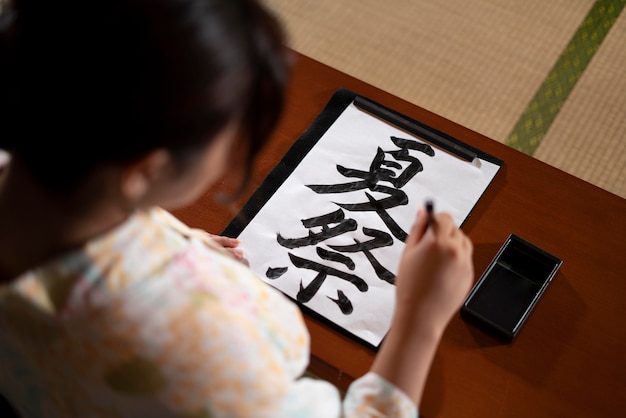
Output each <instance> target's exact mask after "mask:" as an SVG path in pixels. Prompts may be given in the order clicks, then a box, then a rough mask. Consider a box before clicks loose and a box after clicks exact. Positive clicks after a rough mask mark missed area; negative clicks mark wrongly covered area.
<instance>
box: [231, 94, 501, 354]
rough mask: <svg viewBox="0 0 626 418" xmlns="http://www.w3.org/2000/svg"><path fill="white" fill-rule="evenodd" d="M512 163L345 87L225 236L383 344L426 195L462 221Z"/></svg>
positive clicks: (338, 323) (284, 287)
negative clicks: (504, 163)
mask: <svg viewBox="0 0 626 418" xmlns="http://www.w3.org/2000/svg"><path fill="white" fill-rule="evenodd" d="M501 165H502V161H501V160H499V159H497V158H495V157H493V156H491V155H488V154H486V153H484V152H482V151H480V150H478V149H476V148H473V147H471V146H469V145H467V144H464V143H463V142H461V141H459V140H458V139H456V138H453V137H451V136H449V135H446V134H445V133H443V132H440V131H437V130H434V129H432V128H431V127H429V126H427V125H425V124H423V123H420V122H418V121H416V120H413V119H411V118H408V117H407V116H405V115H402V114H400V113H398V112H396V111H394V110H392V109H389V108H387V107H384V106H382V105H381V104H379V103H376V102H374V101H372V100H369V99H368V98H366V97H362V96H360V95H358V94H356V93H354V92H352V91H349V90H346V89H339V90H338V91H336V92H335V94H334V95H333V96H332V98H331V99H330V101H329V102H328V104H327V105H326V107H325V108H324V109H323V110H322V111H321V113H320V114H319V115H318V116H317V117H316V119H315V120H314V121H313V123H312V124H311V125H310V127H309V128H308V129H307V130H306V131H305V132H304V133H303V134H302V135H301V136H300V137H299V138H298V139H297V140H296V141H295V142H294V144H293V145H292V147H291V148H290V149H289V151H288V152H287V154H286V155H285V156H284V157H283V158H282V160H281V161H280V163H279V164H278V165H277V166H276V167H275V168H274V170H272V172H271V173H270V174H269V175H268V177H267V178H266V179H265V180H264V182H263V183H262V184H261V186H260V187H259V189H257V191H256V192H255V193H254V194H253V196H252V197H251V198H250V200H249V201H248V202H247V203H246V204H245V205H244V207H243V209H242V210H241V212H240V214H239V215H238V216H237V217H236V218H235V219H234V220H233V221H232V222H231V223H230V224H229V225H228V227H227V228H226V229H225V230H224V231H223V234H224V235H226V236H231V237H238V238H239V239H240V240H241V244H240V246H241V248H242V249H243V250H244V252H245V255H246V258H247V260H248V261H249V263H250V268H251V269H252V270H253V271H254V272H255V273H256V274H258V275H259V276H260V278H262V279H263V280H264V281H266V282H267V283H269V284H270V285H272V286H274V287H275V288H277V289H278V290H280V291H282V292H283V293H284V294H286V295H287V296H288V297H290V298H291V299H293V300H294V301H296V302H297V303H298V304H299V305H300V307H301V308H302V309H303V310H304V311H306V312H307V313H309V314H310V315H312V316H315V317H317V318H319V319H321V320H323V321H325V322H326V323H328V324H330V325H331V326H333V327H335V328H336V329H338V330H340V331H342V332H345V333H346V334H348V335H349V336H351V337H354V338H355V339H356V340H358V341H360V342H362V343H364V344H365V345H368V346H370V347H372V348H374V349H376V348H377V347H378V346H379V345H380V343H381V341H382V339H383V338H384V336H385V334H386V333H387V331H388V329H389V326H390V324H391V316H392V313H393V309H394V306H395V274H396V268H397V265H398V262H399V259H400V254H401V252H402V250H403V248H404V241H405V240H406V237H407V231H409V230H410V228H411V225H412V223H413V220H414V219H415V213H416V212H417V210H418V208H419V207H421V206H422V205H423V203H424V201H425V200H426V199H433V200H435V201H436V204H437V210H438V211H445V212H448V213H450V214H451V215H452V216H453V218H454V220H455V222H456V224H457V225H458V226H461V224H462V223H463V222H464V221H465V219H466V218H467V217H468V216H469V214H470V212H471V211H472V209H473V207H474V206H475V205H476V203H477V202H478V200H479V199H480V197H481V196H482V194H483V193H484V191H485V190H486V188H487V187H488V186H489V184H490V183H491V181H492V180H493V178H494V177H495V176H496V174H497V173H498V170H499V168H500V167H501Z"/></svg>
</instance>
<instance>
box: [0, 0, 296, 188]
mask: <svg viewBox="0 0 626 418" xmlns="http://www.w3.org/2000/svg"><path fill="white" fill-rule="evenodd" d="M2 14H3V15H4V16H3V19H2V26H4V28H3V27H2V26H0V118H2V122H1V125H0V126H1V127H0V148H5V149H7V150H9V151H10V152H11V153H13V154H14V155H15V156H17V157H19V158H20V159H21V160H22V161H24V162H25V163H26V164H27V165H28V167H29V169H30V170H31V171H32V173H33V174H34V175H35V176H36V178H38V179H39V181H40V182H42V183H43V184H46V185H47V186H49V187H55V188H57V189H60V188H66V187H72V186H73V185H76V184H77V183H78V182H79V181H80V180H81V178H83V177H84V176H85V175H86V174H87V173H89V171H90V170H91V169H93V168H94V167H97V166H98V165H100V164H103V163H124V162H129V161H132V160H133V159H135V158H138V157H139V156H142V155H144V154H145V153H147V152H149V151H152V150H154V149H157V148H160V147H164V148H166V149H168V150H170V152H172V153H173V155H175V156H176V157H177V158H182V159H184V158H185V157H186V156H192V155H194V154H195V152H194V151H196V150H198V149H199V148H200V147H204V146H206V145H207V144H208V143H209V141H210V140H211V139H212V138H213V137H215V135H216V134H218V133H219V132H221V131H222V130H223V129H224V128H225V127H226V126H227V125H228V124H229V123H233V122H235V123H238V124H239V126H240V127H241V130H240V133H241V134H242V137H244V138H245V139H246V141H247V143H245V144H243V145H241V144H240V145H241V146H242V148H245V149H244V150H242V152H246V153H247V154H246V155H247V161H248V164H247V168H246V169H247V171H248V172H249V170H250V162H251V160H252V158H253V157H254V155H255V153H256V152H257V151H258V150H259V148H261V146H262V145H263V143H264V142H265V140H266V138H267V137H268V135H269V134H270V132H271V130H272V129H273V128H274V126H275V124H276V122H277V120H278V117H279V115H280V113H281V111H282V107H283V101H284V90H285V86H286V83H287V79H288V63H287V61H288V59H287V53H286V48H285V47H284V45H283V41H284V38H283V33H282V30H281V27H280V25H279V22H278V21H277V20H276V19H275V18H274V17H273V16H272V15H271V14H270V13H269V12H268V11H267V10H265V9H264V8H263V7H262V6H260V5H259V4H258V3H257V1H255V0H54V1H52V0H13V4H12V6H10V9H9V10H4V12H3V13H2Z"/></svg>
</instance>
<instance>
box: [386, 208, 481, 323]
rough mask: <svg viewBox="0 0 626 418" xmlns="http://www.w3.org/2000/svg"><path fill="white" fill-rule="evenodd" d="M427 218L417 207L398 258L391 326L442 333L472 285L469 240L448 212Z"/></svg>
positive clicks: (470, 243)
mask: <svg viewBox="0 0 626 418" xmlns="http://www.w3.org/2000/svg"><path fill="white" fill-rule="evenodd" d="M427 218H428V217H427V215H426V212H425V211H424V210H420V211H419V212H418V216H417V219H416V221H415V223H414V224H413V227H412V229H411V233H410V234H409V237H408V238H407V241H406V247H405V249H404V252H403V254H402V258H401V260H400V266H399V268H398V274H397V277H396V295H397V298H396V311H395V315H394V321H397V322H399V323H396V322H394V326H400V327H403V328H404V327H409V328H413V327H416V326H418V325H419V326H422V327H423V326H425V325H428V326H429V328H430V327H432V328H430V330H431V331H435V332H441V333H443V331H444V329H445V327H446V326H447V324H448V322H449V321H450V319H451V318H452V316H453V314H454V313H455V312H456V311H457V309H458V308H459V307H460V306H461V303H462V302H463V299H464V298H465V296H466V295H467V293H468V291H469V289H470V287H471V285H472V282H473V279H474V268H473V262H472V253H473V245H472V242H471V241H470V239H469V238H468V237H467V236H466V235H465V234H464V233H463V231H461V230H460V229H458V228H457V227H456V226H455V224H454V221H453V219H452V217H451V216H450V215H449V214H447V213H438V214H435V215H434V222H432V223H431V224H430V225H428V219H427Z"/></svg>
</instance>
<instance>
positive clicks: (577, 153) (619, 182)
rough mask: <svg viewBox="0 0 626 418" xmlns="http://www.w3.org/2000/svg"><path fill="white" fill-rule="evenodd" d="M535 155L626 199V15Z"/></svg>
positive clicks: (607, 39) (588, 68) (590, 65)
mask: <svg viewBox="0 0 626 418" xmlns="http://www.w3.org/2000/svg"><path fill="white" fill-rule="evenodd" d="M534 156H535V157H536V158H539V159H540V160H542V161H545V162H546V163H548V164H551V165H553V166H555V167H558V168H560V169H562V170H564V171H567V172H569V173H572V174H574V175H576V176H578V177H580V178H582V179H584V180H586V181H588V182H590V183H593V184H595V185H597V186H599V187H602V188H603V189H606V190H609V191H611V192H613V193H615V194H617V195H620V196H622V197H626V13H624V12H622V14H621V15H620V17H619V18H618V20H617V21H616V22H615V24H614V25H613V28H612V29H611V32H609V34H608V35H607V37H606V39H605V40H604V42H603V43H602V45H601V46H600V49H599V50H598V52H596V54H595V56H594V58H593V60H592V61H591V63H590V64H589V66H588V67H587V70H586V71H585V72H584V73H583V75H582V77H581V79H580V80H579V81H578V83H577V84H576V87H575V88H574V90H573V91H572V94H571V95H570V97H569V99H568V100H567V102H565V105H564V106H563V108H562V109H561V111H560V112H559V115H558V117H557V118H556V120H555V121H554V123H553V124H552V126H551V127H550V130H549V131H548V133H547V134H546V136H545V137H544V138H543V140H542V141H541V144H540V145H539V148H538V149H537V151H536V152H535V154H534ZM624 215H625V216H626V214H624Z"/></svg>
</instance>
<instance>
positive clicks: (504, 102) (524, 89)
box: [265, 0, 626, 197]
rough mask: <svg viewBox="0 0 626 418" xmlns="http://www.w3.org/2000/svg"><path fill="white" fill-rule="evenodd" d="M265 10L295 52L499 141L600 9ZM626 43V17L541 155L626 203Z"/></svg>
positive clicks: (315, 2) (322, 0) (466, 4)
mask: <svg viewBox="0 0 626 418" xmlns="http://www.w3.org/2000/svg"><path fill="white" fill-rule="evenodd" d="M265 2H266V3H267V4H268V5H269V6H270V7H271V8H272V9H273V10H274V11H275V12H276V13H277V14H278V15H279V16H280V17H281V18H282V19H283V21H284V22H285V24H286V27H287V31H288V34H289V36H290V45H291V46H292V47H293V48H294V49H295V50H297V51H299V52H301V53H303V54H305V55H308V56H310V57H312V58H314V59H317V60H319V61H321V62H323V63H326V64H328V65H330V66H332V67H334V68H337V69H339V70H341V71H344V72H346V73H348V74H350V75H353V76H355V77H357V78H359V79H362V80H364V81H366V82H368V83H370V84H373V85H375V86H377V87H379V88H381V89H383V90H386V91H388V92H390V93H392V94H394V95H396V96H399V97H401V98H403V99H406V100H408V101H410V102H412V103H415V104H417V105H418V106H421V107H424V108H426V109H429V110H431V111H433V112H435V113H438V114H440V115H442V116H444V117H446V118H448V119H450V120H453V121H455V122H457V123H460V124H462V125H464V126H467V127H468V128H470V129H473V130H475V131H477V132H480V133H482V134H484V135H486V136H489V137H491V138H493V139H494V140H497V141H500V142H504V141H505V140H506V138H507V136H508V135H509V133H510V132H511V130H512V129H513V127H514V126H515V124H516V122H517V120H518V119H519V117H520V116H521V114H522V113H523V112H524V110H525V109H526V107H527V105H528V103H529V101H530V100H531V99H532V97H533V95H534V94H535V92H536V91H537V89H538V88H539V87H540V86H541V84H542V82H543V81H544V79H545V78H546V76H547V75H548V73H549V72H550V70H551V68H552V66H553V65H554V63H555V62H556V61H557V59H558V57H559V56H560V55H561V53H562V52H563V50H564V48H565V47H566V46H567V44H568V42H569V41H570V39H571V37H572V36H573V34H574V33H575V32H576V30H577V28H578V27H579V25H580V24H581V22H582V21H583V19H584V18H585V16H586V14H587V13H588V11H589V10H590V9H591V7H592V6H593V4H594V1H593V0H554V1H550V2H546V1H541V0H526V1H524V2H519V1H517V2H516V1H501V0H500V1H498V0H445V1H441V2H433V1H428V0H394V1H391V2H381V1H379V0H342V1H335V0H299V1H292V0H265ZM625 34H626V30H625V29H624V16H621V17H620V19H619V20H618V22H617V23H616V24H615V25H614V27H613V28H612V29H611V32H610V33H609V35H608V36H607V38H606V39H605V41H604V42H603V44H602V46H601V49H600V50H599V51H598V52H597V54H596V56H595V57H594V58H593V60H592V62H591V64H590V65H589V67H588V69H587V70H586V72H585V73H584V75H583V77H582V78H581V80H580V81H579V85H577V86H576V88H575V90H574V91H573V92H572V94H571V95H570V97H569V98H568V100H567V102H566V103H565V106H564V107H563V109H562V114H561V113H560V114H559V115H558V116H557V118H556V120H555V122H554V124H553V126H552V127H551V129H550V130H549V131H548V133H547V134H546V136H545V138H544V140H543V142H542V143H541V145H540V147H539V149H538V150H537V152H536V153H535V157H537V158H539V159H541V160H543V161H545V162H547V163H549V164H552V165H554V166H556V167H559V168H561V169H563V170H565V171H567V172H569V173H571V174H573V175H575V176H577V177H580V178H583V179H585V180H587V181H589V182H591V183H594V184H596V185H598V186H600V187H603V188H605V189H606V190H609V191H611V192H613V193H616V194H618V195H620V196H622V197H626V189H625V188H624V181H623V180H622V178H624V177H625V176H624V167H625V166H626V152H624V145H623V143H624V141H626V135H624V134H623V132H624V130H623V128H624V114H625V112H626V89H625V85H624V83H625V82H626V81H625V78H626V75H625V74H626V72H625V71H624V70H623V68H626V55H625V53H626V47H625V46H624V44H625V43H624V40H625V39H626V38H625V37H624V35H625ZM620 93H621V94H620ZM605 151H606V152H605ZM607 162H608V164H609V165H610V166H612V168H609V169H607ZM613 168H614V170H613Z"/></svg>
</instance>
